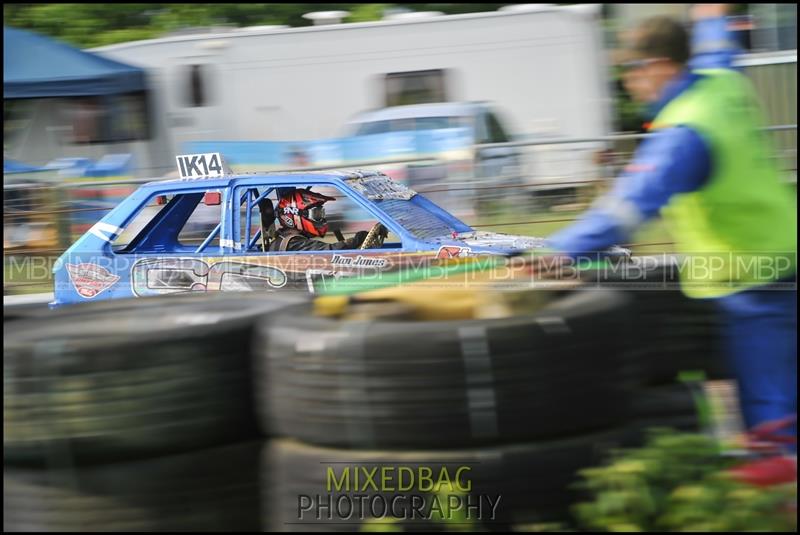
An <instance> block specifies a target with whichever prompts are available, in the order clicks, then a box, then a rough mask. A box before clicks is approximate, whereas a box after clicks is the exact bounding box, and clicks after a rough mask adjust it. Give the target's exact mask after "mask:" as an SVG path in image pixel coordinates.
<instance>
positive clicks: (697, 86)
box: [651, 69, 797, 298]
mask: <svg viewBox="0 0 800 535" xmlns="http://www.w3.org/2000/svg"><path fill="white" fill-rule="evenodd" d="M696 72H697V73H698V74H700V75H701V77H700V78H699V79H698V80H697V81H696V82H695V83H694V84H693V85H692V86H691V87H690V88H688V89H687V90H686V91H684V92H683V93H681V94H680V95H679V96H678V97H676V98H675V99H674V100H672V101H671V102H670V103H669V104H667V105H666V106H665V107H664V109H663V110H662V111H661V112H660V113H659V114H658V116H657V117H656V118H655V119H654V120H653V124H652V126H651V129H652V130H657V129H661V128H668V127H672V126H678V125H684V126H688V127H690V128H692V129H694V130H695V131H696V132H698V134H699V135H700V136H701V137H702V138H703V139H704V140H705V141H706V143H707V144H708V146H709V148H710V151H711V176H710V177H709V179H708V180H707V181H706V183H705V184H704V186H703V187H702V188H700V189H699V190H697V191H693V192H690V193H682V194H677V195H673V196H672V198H671V199H670V202H669V203H668V204H667V205H666V206H665V207H664V208H662V210H661V216H662V217H663V219H664V221H665V223H666V225H667V227H668V229H669V231H670V233H671V234H672V236H673V239H674V240H675V242H676V248H677V252H678V254H679V255H680V256H681V257H682V260H681V265H680V268H679V273H680V280H681V288H682V290H683V291H684V293H685V294H686V295H688V296H689V297H695V298H708V297H721V296H725V295H729V294H732V293H734V292H737V291H741V290H744V289H747V288H752V287H756V286H760V285H763V284H769V283H771V282H774V281H777V280H779V279H785V278H786V277H790V276H792V275H793V274H794V273H795V271H796V265H797V260H796V256H797V230H796V229H797V203H796V195H795V193H793V192H792V190H791V186H790V185H789V184H787V183H786V182H784V181H783V180H782V178H781V173H780V171H779V169H778V166H777V162H776V158H775V156H776V153H775V151H774V148H773V145H772V143H771V140H770V139H769V136H771V135H772V134H770V133H769V132H765V131H763V130H762V129H761V126H762V124H763V123H762V121H761V114H760V112H759V109H758V102H757V99H756V96H755V91H754V90H753V88H752V86H751V84H750V81H749V80H748V79H747V77H746V76H744V75H743V74H740V73H738V72H736V71H733V70H730V69H708V70H699V71H696Z"/></svg>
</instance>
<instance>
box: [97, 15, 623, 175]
mask: <svg viewBox="0 0 800 535" xmlns="http://www.w3.org/2000/svg"><path fill="white" fill-rule="evenodd" d="M520 7H521V6H517V8H516V9H510V10H501V11H496V12H488V13H473V14H464V15H449V16H432V17H426V18H421V19H420V18H411V19H409V20H383V21H378V22H369V23H349V24H333V25H324V26H313V27H308V28H285V27H266V28H264V27H262V28H258V27H256V28H241V29H228V30H226V31H220V32H216V33H205V34H195V35H184V36H176V37H166V38H161V39H153V40H146V41H137V42H130V43H123V44H117V45H112V46H106V47H100V48H96V49H93V51H94V52H97V53H100V54H101V55H104V56H107V57H109V58H112V59H116V60H119V61H122V62H125V63H128V64H131V65H136V66H141V67H143V68H145V69H146V70H147V71H148V74H149V75H150V81H151V84H152V85H151V98H150V106H151V113H150V117H151V118H152V120H153V121H154V124H152V132H153V136H152V138H153V143H152V146H151V147H150V150H149V153H150V158H151V160H152V161H151V162H150V166H151V167H158V168H163V169H164V170H165V171H166V170H170V169H172V167H174V155H175V154H176V153H178V152H180V147H181V145H182V144H183V143H184V142H186V141H198V140H228V141H237V140H275V141H277V140H308V139H317V138H328V137H336V136H340V135H343V132H344V128H345V125H346V123H347V122H348V121H349V120H350V119H351V118H352V117H353V116H354V115H355V114H356V113H358V112H362V111H365V110H367V109H375V108H382V107H385V106H386V105H387V104H391V103H392V101H396V102H404V103H413V102H415V101H416V102H429V101H437V100H445V101H478V100H480V101H491V102H492V103H493V105H494V106H495V108H496V109H497V110H498V112H499V113H500V115H501V117H502V118H503V119H504V120H505V123H506V124H507V125H508V127H509V129H510V130H511V132H512V133H514V134H518V135H519V134H522V135H526V136H537V135H538V136H542V137H546V138H553V137H558V138H583V139H585V138H595V137H599V136H603V135H607V134H609V133H610V131H611V119H610V108H611V100H610V96H609V88H608V87H607V83H608V82H607V68H606V54H605V51H604V48H603V43H602V36H601V24H600V10H599V6H598V5H581V6H567V7H554V6H546V5H543V6H531V7H529V8H527V9H525V8H522V9H520Z"/></svg>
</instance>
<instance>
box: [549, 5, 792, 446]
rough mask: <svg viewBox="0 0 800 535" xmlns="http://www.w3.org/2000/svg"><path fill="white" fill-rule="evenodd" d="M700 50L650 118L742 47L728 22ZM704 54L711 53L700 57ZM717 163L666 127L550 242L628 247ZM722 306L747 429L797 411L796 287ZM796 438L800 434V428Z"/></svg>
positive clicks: (705, 33) (709, 31) (696, 46)
mask: <svg viewBox="0 0 800 535" xmlns="http://www.w3.org/2000/svg"><path fill="white" fill-rule="evenodd" d="M719 43H723V46H717V45H718V44H719ZM710 49H713V50H710ZM693 50H695V51H696V53H695V55H694V56H693V57H692V59H691V60H690V62H689V69H687V70H686V71H685V72H684V73H683V74H682V75H681V76H679V77H678V79H677V80H675V81H673V82H672V83H670V84H669V85H668V87H666V88H665V89H664V91H663V94H662V96H661V98H660V100H659V101H658V102H656V103H655V105H654V106H652V107H651V109H650V110H649V112H650V113H651V116H653V117H654V116H655V115H657V114H658V112H659V111H660V110H661V109H662V108H663V107H664V106H666V105H667V104H668V103H669V102H670V101H671V100H672V99H674V98H675V97H677V96H678V95H680V94H681V93H682V92H683V91H685V90H686V89H687V88H689V87H691V85H692V84H693V83H694V82H695V81H696V80H697V79H698V76H697V75H695V74H692V72H691V71H692V70H695V69H702V68H732V60H733V57H734V56H735V53H736V47H735V45H734V44H733V43H732V42H731V41H730V40H729V35H728V31H727V28H726V21H725V19H724V18H718V19H707V20H703V21H700V22H698V23H697V24H696V25H695V29H694V33H693ZM701 50H705V51H704V52H702V53H697V51H701ZM712 165H713V162H712V158H711V151H710V149H709V148H708V146H707V144H706V142H705V141H704V139H703V138H702V137H701V136H700V134H699V133H697V132H696V131H694V130H693V129H691V128H689V127H686V126H677V127H673V128H668V129H664V130H661V131H659V132H658V133H656V134H654V135H653V136H651V137H650V138H648V139H647V140H645V141H644V142H643V143H642V144H641V146H640V147H639V149H638V150H637V151H636V154H635V156H634V160H633V162H632V163H631V164H630V165H629V166H628V167H627V168H626V170H625V171H624V172H623V173H622V175H621V176H620V177H619V179H618V180H617V181H616V183H615V184H614V187H613V188H612V190H611V191H610V192H609V194H608V195H606V196H605V197H604V199H603V202H600V203H597V205H596V206H595V207H594V208H592V209H590V210H589V211H588V212H587V213H586V214H584V216H583V217H581V219H580V220H579V221H577V222H576V223H575V224H573V225H571V226H569V227H567V228H565V229H563V230H561V231H560V232H558V233H556V234H554V235H553V236H551V237H550V240H549V244H550V246H551V247H552V248H553V249H555V250H557V251H561V252H564V253H567V254H581V253H588V252H595V251H602V250H604V249H606V248H608V247H609V246H611V245H613V244H617V243H626V242H628V241H629V238H630V235H631V233H632V231H633V230H634V229H635V228H636V226H637V225H638V224H640V223H641V222H643V221H646V220H648V219H651V218H653V217H655V216H656V215H657V214H658V212H659V210H660V209H661V208H662V207H663V206H665V205H666V204H667V202H668V200H669V199H670V197H671V196H672V195H674V194H676V193H683V192H690V191H696V190H697V189H699V188H701V187H702V186H703V185H704V184H705V183H706V181H707V180H708V179H709V177H710V176H711V173H712ZM621 214H624V217H621ZM631 214H633V217H632V215H631ZM715 301H716V304H717V305H718V309H719V311H720V313H721V316H722V321H723V324H724V331H723V333H722V335H723V344H724V346H725V353H726V355H727V356H728V358H729V359H730V363H731V368H732V369H733V370H734V371H735V374H736V378H737V380H738V383H739V394H740V403H741V406H742V412H743V416H744V420H745V423H746V425H747V426H748V428H752V427H753V426H755V425H758V424H760V423H763V422H766V421H769V420H775V419H779V418H783V417H786V416H788V415H792V414H796V413H797V292H796V290H785V289H784V290H766V289H754V290H748V291H743V292H739V293H736V294H733V295H728V296H725V297H722V298H718V299H716V300H715ZM791 433H792V434H793V435H795V436H796V435H797V430H796V425H795V426H794V427H793V428H792V429H791Z"/></svg>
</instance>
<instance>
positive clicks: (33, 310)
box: [3, 303, 47, 324]
mask: <svg viewBox="0 0 800 535" xmlns="http://www.w3.org/2000/svg"><path fill="white" fill-rule="evenodd" d="M46 311H47V304H46V303H26V304H22V305H3V323H4V324H5V322H7V321H15V320H21V319H25V318H30V317H36V316H39V315H40V314H42V313H44V312H46Z"/></svg>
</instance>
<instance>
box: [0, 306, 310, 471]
mask: <svg viewBox="0 0 800 535" xmlns="http://www.w3.org/2000/svg"><path fill="white" fill-rule="evenodd" d="M298 302H299V301H298V298H297V297H296V296H289V297H282V296H276V295H274V294H270V295H263V294H261V295H256V294H251V293H246V294H235V295H234V294H218V295H200V296H193V297H181V298H179V299H173V298H171V297H163V298H162V297H156V298H146V299H131V300H123V301H120V303H119V306H120V310H119V311H115V310H114V309H113V308H109V304H106V303H98V306H97V307H96V308H97V310H93V308H95V307H93V306H92V305H89V304H87V305H83V306H81V307H76V308H70V307H65V308H64V309H62V310H58V311H54V312H53V314H52V315H51V316H49V317H48V318H47V320H46V321H40V320H37V319H30V320H20V321H17V322H11V323H10V324H9V325H6V326H5V328H4V334H5V340H4V343H3V367H4V373H3V384H4V392H3V416H4V423H3V430H4V439H3V445H4V460H5V462H6V464H9V463H10V464H33V465H36V464H43V463H45V462H47V459H49V458H51V457H52V456H53V455H68V456H69V457H70V458H72V459H73V460H74V462H75V463H78V464H85V463H100V462H107V461H112V460H128V459H136V458H143V457H152V456H157V455H162V454H168V453H176V452H182V451H189V450H195V449H199V448H206V447H213V446H216V445H221V444H229V443H235V442H239V441H242V440H249V439H251V438H254V437H256V436H258V431H257V427H256V423H255V418H254V412H253V400H252V390H251V384H252V383H251V369H252V362H251V353H252V347H251V344H252V340H253V325H254V323H255V322H256V321H257V320H258V319H260V318H263V317H265V316H266V315H268V314H270V313H272V312H274V311H276V310H283V309H284V308H285V307H286V306H289V305H290V303H291V304H294V303H298Z"/></svg>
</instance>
